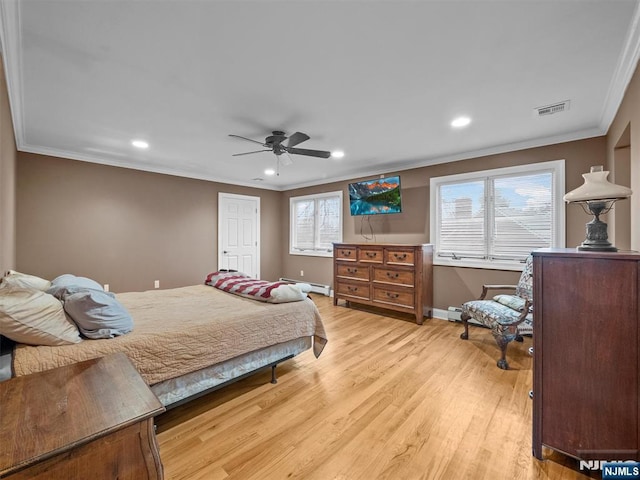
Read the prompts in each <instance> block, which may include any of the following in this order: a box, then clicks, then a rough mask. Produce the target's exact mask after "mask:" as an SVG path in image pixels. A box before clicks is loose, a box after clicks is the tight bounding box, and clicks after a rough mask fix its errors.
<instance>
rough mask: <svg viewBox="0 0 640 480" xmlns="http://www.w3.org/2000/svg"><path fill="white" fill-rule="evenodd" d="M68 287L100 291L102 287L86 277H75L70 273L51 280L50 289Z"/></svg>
mask: <svg viewBox="0 0 640 480" xmlns="http://www.w3.org/2000/svg"><path fill="white" fill-rule="evenodd" d="M70 285H75V286H78V287H84V288H91V289H93V290H102V285H100V284H99V283H98V282H96V281H95V280H91V279H90V278H87V277H76V276H75V275H72V274H70V273H65V274H64V275H60V276H59V277H56V278H54V279H53V280H51V287H50V288H55V287H68V286H70Z"/></svg>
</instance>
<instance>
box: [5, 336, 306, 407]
mask: <svg viewBox="0 0 640 480" xmlns="http://www.w3.org/2000/svg"><path fill="white" fill-rule="evenodd" d="M305 338H306V337H305ZM299 340H300V339H297V340H296V341H297V342H298V344H295V342H296V341H291V342H287V344H289V343H290V344H291V345H290V348H286V349H285V350H284V353H282V349H281V348H280V349H279V350H276V349H274V347H267V348H264V349H262V350H259V351H257V352H249V353H247V354H245V355H241V356H239V357H236V358H232V359H230V360H227V361H225V362H222V363H219V364H216V365H212V366H210V367H207V368H204V369H202V370H199V371H196V372H192V373H191V374H187V375H183V376H182V377H178V379H171V380H167V381H165V382H160V383H158V384H155V385H152V386H151V390H152V391H153V392H154V393H155V394H156V396H157V397H158V399H159V400H160V401H161V402H162V404H163V405H164V406H165V408H166V409H167V410H170V409H172V408H175V407H178V406H180V405H183V404H185V403H187V402H190V401H191V400H194V399H196V398H199V397H202V396H204V395H206V394H208V393H211V392H214V391H216V390H220V389H221V388H224V387H226V386H228V385H230V384H232V383H234V382H237V381H239V380H242V379H244V378H247V377H250V376H251V375H254V374H256V373H258V372H260V371H263V370H265V369H267V368H270V369H271V383H273V384H275V383H277V382H278V380H277V376H276V367H277V366H278V365H279V364H280V363H282V362H284V361H286V360H289V359H291V358H293V357H295V356H296V355H297V354H298V353H301V352H302V351H304V350H307V349H308V348H310V346H311V343H310V339H309V340H308V342H304V346H303V343H301V342H300V341H299ZM15 345H16V342H14V341H13V340H10V339H8V338H7V337H4V336H3V335H0V382H2V381H5V380H9V379H10V378H11V377H12V376H13V368H12V361H13V348H14V346H15ZM307 345H308V346H307ZM270 349H272V350H273V351H274V352H276V353H274V354H269V352H270ZM258 356H262V357H264V360H262V361H260V360H256V357H258ZM247 362H249V363H252V364H253V365H252V366H251V367H249V368H243V365H245V364H247ZM229 367H230V370H228V371H227V373H226V374H221V372H223V371H225V370H227V369H229ZM198 377H199V378H198ZM176 381H178V382H183V383H187V384H190V383H191V384H193V385H195V387H192V389H191V391H190V393H189V394H188V395H181V394H180V393H179V392H177V391H176V388H175V387H172V386H173V385H175V384H176ZM167 386H169V387H167Z"/></svg>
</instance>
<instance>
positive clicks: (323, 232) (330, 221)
mask: <svg viewBox="0 0 640 480" xmlns="http://www.w3.org/2000/svg"><path fill="white" fill-rule="evenodd" d="M289 210H290V215H291V223H290V229H291V235H290V242H289V253H291V254H296V255H316V256H321V257H331V256H332V255H333V242H341V241H342V192H329V193H322V194H318V195H305V196H304V197H291V198H290V199H289Z"/></svg>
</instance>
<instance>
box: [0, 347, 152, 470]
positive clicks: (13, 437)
mask: <svg viewBox="0 0 640 480" xmlns="http://www.w3.org/2000/svg"><path fill="white" fill-rule="evenodd" d="M88 341H90V340H88ZM61 348H62V347H61ZM163 411H164V407H163V406H162V404H161V403H160V401H159V400H158V399H157V398H156V396H155V395H154V394H153V393H152V392H151V390H150V389H149V387H148V386H147V385H146V384H145V382H144V381H143V380H142V377H140V375H139V374H138V372H137V371H136V369H135V368H134V367H133V365H132V364H131V362H130V361H129V359H128V358H127V357H126V356H125V355H124V354H122V353H116V354H113V355H109V356H107V357H103V358H98V359H94V360H88V361H86V362H81V363H76V364H74V365H70V366H67V367H61V368H56V369H54V370H49V371H46V372H42V373H36V374H33V375H27V376H24V377H16V378H12V379H11V380H7V381H5V382H2V383H0V478H7V479H11V480H23V479H32V480H45V479H47V480H49V479H50V480H54V479H55V480H60V479H65V480H66V479H68V480H76V479H77V480H113V479H116V478H117V479H118V480H148V479H153V480H161V479H162V478H163V473H162V464H161V462H160V455H159V452H158V444H157V441H156V437H155V432H154V425H153V416H154V415H157V414H159V413H161V412H163Z"/></svg>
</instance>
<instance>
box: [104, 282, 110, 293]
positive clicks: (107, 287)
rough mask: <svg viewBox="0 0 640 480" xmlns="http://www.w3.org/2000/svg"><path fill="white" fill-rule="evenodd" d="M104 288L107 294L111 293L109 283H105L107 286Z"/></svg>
mask: <svg viewBox="0 0 640 480" xmlns="http://www.w3.org/2000/svg"><path fill="white" fill-rule="evenodd" d="M103 288H104V291H105V292H108V291H109V284H108V283H105V284H104V285H103Z"/></svg>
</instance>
